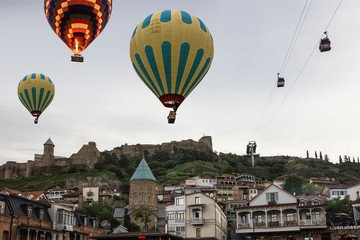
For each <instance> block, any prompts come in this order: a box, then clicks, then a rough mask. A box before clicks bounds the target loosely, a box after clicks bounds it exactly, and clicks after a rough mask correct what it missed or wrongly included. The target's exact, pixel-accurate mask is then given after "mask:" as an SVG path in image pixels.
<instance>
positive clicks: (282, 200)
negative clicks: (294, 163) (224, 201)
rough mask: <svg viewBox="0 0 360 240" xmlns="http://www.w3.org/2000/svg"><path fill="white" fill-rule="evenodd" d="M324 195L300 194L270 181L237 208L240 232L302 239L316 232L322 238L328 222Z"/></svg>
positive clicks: (259, 235)
mask: <svg viewBox="0 0 360 240" xmlns="http://www.w3.org/2000/svg"><path fill="white" fill-rule="evenodd" d="M325 200H326V198H325V197H320V196H299V197H295V196H294V195H292V194H290V193H288V192H286V191H285V190H283V189H281V188H280V187H278V186H276V185H270V186H269V187H267V188H266V189H265V190H264V191H262V192H261V193H259V194H258V196H256V197H255V198H254V199H252V200H251V201H250V202H248V205H247V206H245V207H239V208H237V209H236V221H237V229H236V233H237V234H239V235H241V236H242V237H249V236H253V237H255V238H256V239H261V238H264V237H265V236H267V237H269V236H270V237H271V239H301V238H303V237H304V236H303V235H308V234H314V233H316V234H317V236H314V239H321V238H322V236H321V233H322V231H324V229H326V228H327V226H326V217H325V207H324V202H325Z"/></svg>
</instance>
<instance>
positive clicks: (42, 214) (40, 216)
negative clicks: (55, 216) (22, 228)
mask: <svg viewBox="0 0 360 240" xmlns="http://www.w3.org/2000/svg"><path fill="white" fill-rule="evenodd" d="M39 218H40V220H41V221H43V220H44V209H40V211H39Z"/></svg>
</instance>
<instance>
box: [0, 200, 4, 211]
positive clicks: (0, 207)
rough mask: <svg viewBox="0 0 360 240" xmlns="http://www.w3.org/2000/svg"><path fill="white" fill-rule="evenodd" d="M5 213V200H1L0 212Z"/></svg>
mask: <svg viewBox="0 0 360 240" xmlns="http://www.w3.org/2000/svg"><path fill="white" fill-rule="evenodd" d="M4 213H5V202H3V201H0V214H4Z"/></svg>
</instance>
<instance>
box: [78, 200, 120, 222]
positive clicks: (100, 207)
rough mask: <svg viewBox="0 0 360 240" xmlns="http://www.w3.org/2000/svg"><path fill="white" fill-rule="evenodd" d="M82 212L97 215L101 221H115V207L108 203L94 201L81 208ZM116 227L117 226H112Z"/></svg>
mask: <svg viewBox="0 0 360 240" xmlns="http://www.w3.org/2000/svg"><path fill="white" fill-rule="evenodd" d="M80 211H81V212H85V213H88V214H91V215H92V216H95V217H96V218H97V219H98V220H99V222H103V221H108V222H109V223H112V222H114V218H113V212H114V209H113V208H112V207H111V206H110V205H109V204H107V203H96V202H95V203H93V204H91V205H89V206H85V207H84V208H82V209H80ZM111 227H115V226H111Z"/></svg>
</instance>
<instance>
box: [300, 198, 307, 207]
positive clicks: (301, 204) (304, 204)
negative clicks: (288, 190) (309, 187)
mask: <svg viewBox="0 0 360 240" xmlns="http://www.w3.org/2000/svg"><path fill="white" fill-rule="evenodd" d="M299 205H300V206H306V199H304V198H302V199H300V204H299Z"/></svg>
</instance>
